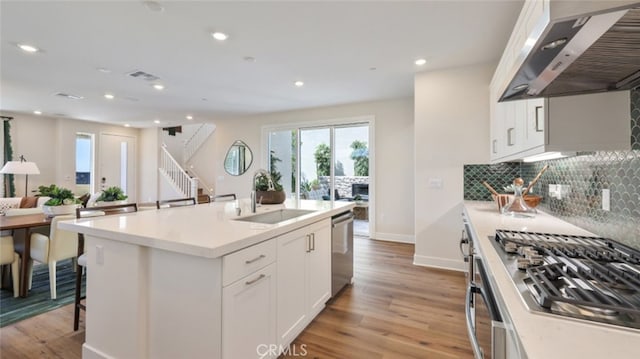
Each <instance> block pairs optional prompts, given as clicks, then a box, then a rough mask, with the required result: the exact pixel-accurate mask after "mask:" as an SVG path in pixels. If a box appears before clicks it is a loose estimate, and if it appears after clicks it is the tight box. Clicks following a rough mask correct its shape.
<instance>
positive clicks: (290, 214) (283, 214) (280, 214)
mask: <svg viewBox="0 0 640 359" xmlns="http://www.w3.org/2000/svg"><path fill="white" fill-rule="evenodd" d="M313 212H314V211H311V210H308V209H279V210H276V211H269V212H264V213H260V214H254V215H251V216H246V217H240V218H237V219H236V221H244V222H254V223H264V224H276V223H279V222H283V221H286V220H289V219H293V218H296V217H300V216H304V215H305V214H309V213H313Z"/></svg>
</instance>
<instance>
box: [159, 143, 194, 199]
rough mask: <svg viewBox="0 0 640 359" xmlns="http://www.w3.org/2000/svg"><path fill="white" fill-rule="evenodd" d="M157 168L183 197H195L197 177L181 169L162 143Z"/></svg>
mask: <svg viewBox="0 0 640 359" xmlns="http://www.w3.org/2000/svg"><path fill="white" fill-rule="evenodd" d="M158 170H159V171H160V173H162V174H164V175H165V176H166V178H167V179H168V180H169V183H171V184H172V185H173V187H174V189H175V190H176V191H178V192H180V193H181V194H182V195H184V197H194V198H195V197H197V196H198V179H197V178H192V177H191V176H189V174H187V172H185V171H184V169H182V166H180V164H179V163H178V162H177V161H176V160H175V158H173V156H171V154H170V153H169V151H167V148H166V145H164V144H163V145H162V153H161V154H160V167H159V168H158Z"/></svg>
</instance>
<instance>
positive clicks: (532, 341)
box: [464, 201, 640, 359]
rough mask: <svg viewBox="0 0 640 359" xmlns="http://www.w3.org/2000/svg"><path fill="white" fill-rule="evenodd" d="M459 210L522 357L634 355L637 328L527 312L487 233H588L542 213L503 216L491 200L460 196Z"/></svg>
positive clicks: (638, 336)
mask: <svg viewBox="0 0 640 359" xmlns="http://www.w3.org/2000/svg"><path fill="white" fill-rule="evenodd" d="M464 212H465V214H466V216H467V218H468V219H469V220H470V225H471V229H472V231H473V233H472V235H473V236H474V238H473V239H474V244H475V245H476V251H478V252H479V254H480V256H481V257H482V259H483V263H484V265H485V267H486V269H487V272H488V275H489V280H490V282H491V284H492V287H494V290H497V291H498V292H499V293H498V296H499V298H498V299H499V302H500V304H501V306H503V308H501V309H503V310H505V312H506V313H508V316H509V317H510V322H511V324H510V325H512V328H508V329H509V330H513V331H514V332H515V334H516V335H517V337H518V338H519V341H520V344H521V349H522V350H523V351H524V352H525V354H526V356H527V357H528V358H582V359H586V358H592V359H596V358H616V359H618V358H620V359H621V358H637V357H638V348H640V331H639V330H637V329H632V328H625V327H620V326H614V325H608V324H603V323H596V322H589V321H584V320H580V319H573V318H568V317H563V316H557V315H552V314H547V313H534V312H531V311H529V309H528V308H527V305H526V303H525V301H524V300H523V298H522V297H521V296H520V293H519V291H518V289H517V288H516V285H515V284H514V282H513V281H512V280H511V277H510V275H509V274H508V271H507V269H506V268H505V266H504V264H503V263H502V261H501V260H500V258H499V256H498V253H497V252H496V249H495V247H494V246H493V245H492V244H491V242H490V241H491V239H490V238H489V237H490V236H493V235H494V234H495V232H496V229H508V230H518V231H528V232H542V233H563V234H573V235H582V236H593V234H592V233H590V232H588V231H585V230H583V229H581V228H579V227H576V226H574V225H571V224H569V223H567V222H564V221H562V220H560V219H557V218H555V217H553V216H550V215H548V214H546V213H542V212H539V213H538V214H537V215H536V217H535V218H526V219H524V218H511V217H508V216H503V215H500V214H499V213H498V211H497V208H496V204H495V203H493V202H476V201H465V202H464Z"/></svg>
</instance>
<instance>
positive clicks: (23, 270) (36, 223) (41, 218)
mask: <svg viewBox="0 0 640 359" xmlns="http://www.w3.org/2000/svg"><path fill="white" fill-rule="evenodd" d="M50 225H51V217H48V216H47V215H45V214H44V213H37V214H25V215H21V216H0V230H1V231H4V230H16V229H24V230H25V234H24V248H23V249H22V254H21V258H20V259H21V261H22V263H21V266H20V297H22V298H24V297H26V296H27V290H28V286H29V278H28V275H29V273H28V271H27V267H28V266H29V259H31V231H32V230H33V229H34V228H38V227H47V226H50Z"/></svg>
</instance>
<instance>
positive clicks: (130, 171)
mask: <svg viewBox="0 0 640 359" xmlns="http://www.w3.org/2000/svg"><path fill="white" fill-rule="evenodd" d="M135 154H136V138H135V137H130V136H122V135H115V134H108V133H102V134H100V162H99V165H98V167H99V172H98V176H97V179H98V190H103V189H105V188H108V187H111V186H118V187H120V188H122V190H123V191H124V193H126V194H127V195H128V196H129V201H130V202H135V201H136V186H135V183H136V182H135V168H136V164H135V158H136V156H135Z"/></svg>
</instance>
